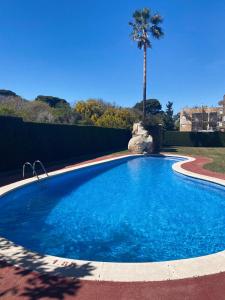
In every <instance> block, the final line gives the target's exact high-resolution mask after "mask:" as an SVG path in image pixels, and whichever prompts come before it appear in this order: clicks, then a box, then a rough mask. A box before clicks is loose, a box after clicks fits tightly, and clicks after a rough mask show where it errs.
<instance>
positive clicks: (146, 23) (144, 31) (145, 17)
mask: <svg viewBox="0 0 225 300" xmlns="http://www.w3.org/2000/svg"><path fill="white" fill-rule="evenodd" d="M162 22H163V19H162V17H161V16H160V15H159V14H153V15H152V14H151V10H150V9H148V8H143V9H141V10H136V11H135V12H134V14H133V22H129V25H130V26H131V27H132V33H131V37H132V39H133V40H134V41H135V42H137V45H138V48H139V49H143V50H144V68H143V121H144V122H145V119H146V90H147V89H146V73H147V69H146V65H147V48H151V47H152V44H151V41H150V36H152V37H153V38H156V39H160V38H161V37H162V36H163V35H164V33H163V31H162V28H161V27H160V26H159V25H160V23H162Z"/></svg>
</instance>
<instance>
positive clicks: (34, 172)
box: [23, 160, 48, 180]
mask: <svg viewBox="0 0 225 300" xmlns="http://www.w3.org/2000/svg"><path fill="white" fill-rule="evenodd" d="M36 164H40V166H41V168H42V170H43V171H44V173H45V175H46V176H47V177H48V173H47V172H46V169H45V167H44V165H43V163H42V162H41V161H40V160H35V162H34V163H33V165H32V164H31V163H30V162H29V161H27V162H25V164H24V165H23V178H24V177H25V169H26V166H29V167H30V168H31V170H32V173H33V176H37V179H38V180H39V176H38V174H37V172H36Z"/></svg>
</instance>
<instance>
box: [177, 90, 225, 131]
mask: <svg viewBox="0 0 225 300" xmlns="http://www.w3.org/2000/svg"><path fill="white" fill-rule="evenodd" d="M218 104H219V106H218V107H206V106H202V107H196V108H184V109H183V110H182V111H181V113H180V131H225V95H224V97H223V100H221V101H219V103H218Z"/></svg>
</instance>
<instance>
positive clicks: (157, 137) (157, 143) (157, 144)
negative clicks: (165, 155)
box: [145, 125, 162, 153]
mask: <svg viewBox="0 0 225 300" xmlns="http://www.w3.org/2000/svg"><path fill="white" fill-rule="evenodd" d="M145 128H146V129H147V130H148V132H149V133H150V134H151V136H152V138H153V152H154V153H159V152H160V148H161V144H162V126H160V125H155V126H145Z"/></svg>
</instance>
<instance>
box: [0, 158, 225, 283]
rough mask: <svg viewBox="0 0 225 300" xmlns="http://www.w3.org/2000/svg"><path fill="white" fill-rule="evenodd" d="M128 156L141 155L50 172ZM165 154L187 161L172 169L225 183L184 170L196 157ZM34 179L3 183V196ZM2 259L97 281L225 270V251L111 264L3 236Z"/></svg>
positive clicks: (179, 276) (152, 278)
mask: <svg viewBox="0 0 225 300" xmlns="http://www.w3.org/2000/svg"><path fill="white" fill-rule="evenodd" d="M128 156H131V157H132V156H140V155H133V154H131V155H130V154H129V155H121V156H117V157H114V158H109V159H102V160H100V161H96V162H91V163H84V164H81V165H78V166H75V167H69V168H67V169H63V170H58V171H54V172H51V173H49V175H50V176H56V175H59V174H62V173H65V172H70V171H73V170H76V169H80V168H84V167H87V166H91V165H96V164H100V163H104V162H108V161H112V160H116V159H121V158H125V157H128ZM162 156H170V157H180V158H185V159H186V160H185V161H181V162H176V163H174V164H173V165H172V168H173V170H174V171H176V172H178V173H181V174H183V175H186V176H189V177H193V178H197V179H201V180H205V181H210V182H213V183H216V184H220V185H223V186H225V180H222V179H218V178H215V177H210V176H206V175H201V174H198V173H194V172H191V171H188V170H185V169H184V168H183V167H182V166H183V165H184V164H185V163H188V162H193V161H195V160H196V159H195V158H194V157H189V156H183V155H175V154H165V155H164V154H163V155H162ZM41 178H42V179H43V178H44V176H41ZM35 181H37V180H36V179H33V178H30V179H26V180H22V181H19V182H16V183H13V184H10V185H7V186H3V187H1V188H0V196H1V195H3V194H5V193H7V192H9V191H11V190H13V189H16V188H18V187H20V186H22V185H26V184H29V183H31V182H35ZM0 258H1V259H4V260H5V261H6V262H8V263H10V264H13V265H14V266H18V267H21V266H22V267H24V268H27V269H30V270H33V271H38V272H46V273H53V274H56V275H61V276H68V277H75V278H77V279H82V280H94V281H96V280H97V281H117V282H143V281H164V280H177V279H185V278H193V277H199V276H205V275H212V274H217V273H220V272H224V271H225V251H221V252H218V253H215V254H210V255H206V256H201V257H196V258H188V259H182V260H174V261H165V262H150V263H111V262H110V263H108V262H94V261H82V260H75V259H66V258H61V257H56V256H50V255H40V254H37V253H35V252H31V251H28V250H26V249H25V248H23V247H21V246H17V245H15V244H14V243H12V242H10V241H8V240H6V239H4V238H0ZM84 266H86V267H88V268H89V269H90V270H91V273H90V274H87V275H85V276H83V275H82V276H81V274H80V272H81V269H82V268H83V267H84Z"/></svg>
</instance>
